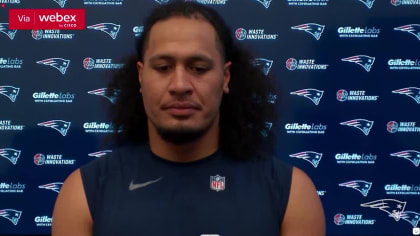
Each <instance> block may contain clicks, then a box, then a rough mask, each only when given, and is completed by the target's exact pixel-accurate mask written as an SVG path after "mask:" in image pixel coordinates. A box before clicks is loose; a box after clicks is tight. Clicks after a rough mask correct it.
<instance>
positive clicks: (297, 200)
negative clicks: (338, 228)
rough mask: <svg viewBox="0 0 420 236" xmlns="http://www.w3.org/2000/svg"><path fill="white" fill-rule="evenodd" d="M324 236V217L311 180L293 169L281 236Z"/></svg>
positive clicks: (298, 170) (301, 172)
mask: <svg viewBox="0 0 420 236" xmlns="http://www.w3.org/2000/svg"><path fill="white" fill-rule="evenodd" d="M308 235H310V236H325V216H324V210H323V208H322V204H321V201H320V199H319V197H318V195H317V193H316V189H315V186H314V184H313V183H312V181H311V179H310V178H309V177H308V176H307V175H306V174H305V173H304V172H303V171H301V170H300V169H298V168H293V175H292V185H291V189H290V195H289V202H288V204H287V208H286V213H285V215H284V219H283V222H282V225H281V236H308Z"/></svg>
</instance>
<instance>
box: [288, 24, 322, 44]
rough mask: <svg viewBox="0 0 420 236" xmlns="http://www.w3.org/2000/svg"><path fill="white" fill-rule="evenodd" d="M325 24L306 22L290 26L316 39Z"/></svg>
mask: <svg viewBox="0 0 420 236" xmlns="http://www.w3.org/2000/svg"><path fill="white" fill-rule="evenodd" d="M324 28H325V25H320V24H316V23H307V24H302V25H296V26H292V27H291V29H292V30H299V31H304V32H306V33H308V34H310V35H312V36H313V37H314V38H315V39H316V40H319V39H320V38H321V34H322V32H324Z"/></svg>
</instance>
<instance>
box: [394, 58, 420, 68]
mask: <svg viewBox="0 0 420 236" xmlns="http://www.w3.org/2000/svg"><path fill="white" fill-rule="evenodd" d="M388 66H389V69H390V70H420V59H416V60H412V59H401V58H398V59H390V60H388Z"/></svg>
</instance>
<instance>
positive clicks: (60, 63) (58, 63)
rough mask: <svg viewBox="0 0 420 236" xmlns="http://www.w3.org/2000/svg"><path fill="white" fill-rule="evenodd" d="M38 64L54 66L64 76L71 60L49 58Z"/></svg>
mask: <svg viewBox="0 0 420 236" xmlns="http://www.w3.org/2000/svg"><path fill="white" fill-rule="evenodd" d="M36 63H38V64H43V65H47V66H52V67H54V68H55V69H57V70H58V71H60V72H61V74H63V75H64V74H65V73H66V70H67V68H68V67H69V65H70V60H66V59H63V58H49V59H45V60H42V61H37V62H36Z"/></svg>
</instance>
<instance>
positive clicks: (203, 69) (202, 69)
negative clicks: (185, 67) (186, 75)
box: [191, 66, 209, 74]
mask: <svg viewBox="0 0 420 236" xmlns="http://www.w3.org/2000/svg"><path fill="white" fill-rule="evenodd" d="M191 70H192V71H193V72H194V73H197V74H204V73H206V72H207V71H208V70H209V69H208V68H207V67H203V66H191Z"/></svg>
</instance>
